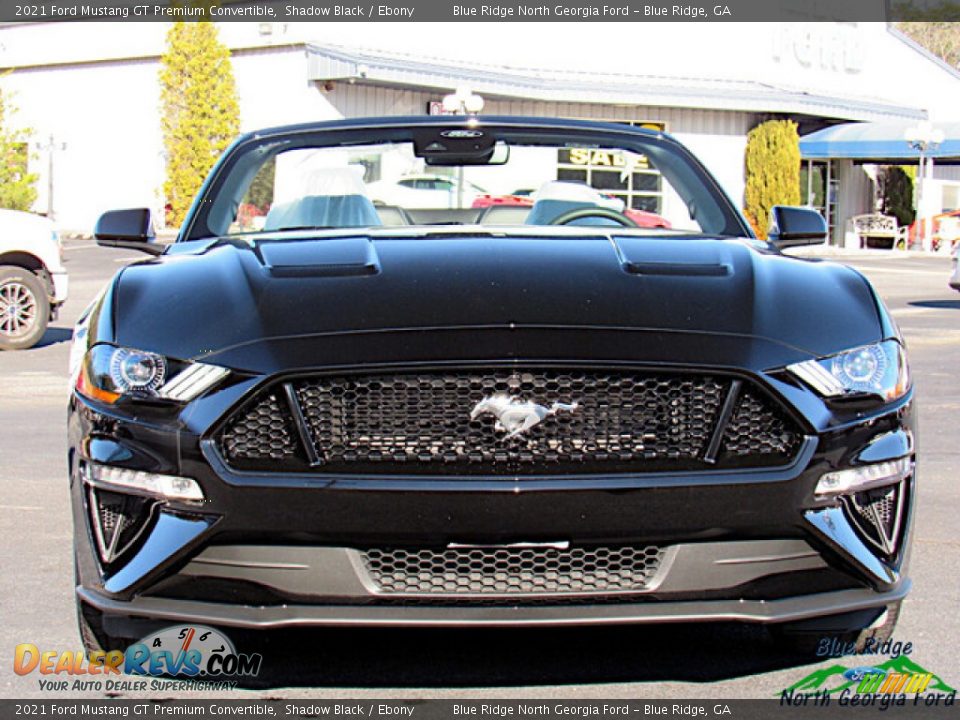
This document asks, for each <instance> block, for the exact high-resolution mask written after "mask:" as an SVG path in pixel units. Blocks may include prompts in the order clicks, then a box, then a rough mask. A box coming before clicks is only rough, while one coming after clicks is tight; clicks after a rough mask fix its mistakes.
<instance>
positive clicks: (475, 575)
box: [361, 546, 662, 597]
mask: <svg viewBox="0 0 960 720" xmlns="http://www.w3.org/2000/svg"><path fill="white" fill-rule="evenodd" d="M361 556H362V559H363V566H364V569H365V570H366V571H367V574H368V575H369V577H370V579H371V580H372V582H373V584H374V585H375V587H376V589H377V592H380V593H384V594H390V595H414V596H421V595H426V596H431V597H433V596H441V595H445V596H464V595H481V596H490V595H554V594H556V595H575V594H598V595H604V594H611V593H622V592H637V591H642V590H644V589H645V588H646V587H647V586H648V585H649V583H650V581H651V580H652V578H653V577H654V575H655V574H656V572H657V569H658V568H659V567H660V561H661V557H662V551H661V549H660V548H658V547H655V546H640V547H632V546H616V547H590V548H579V547H577V548H567V547H543V546H529V547H516V546H491V547H456V548H447V549H445V550H425V549H410V550H407V549H383V548H379V549H378V548H375V549H368V550H364V551H363V552H362V553H361Z"/></svg>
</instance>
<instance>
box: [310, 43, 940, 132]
mask: <svg viewBox="0 0 960 720" xmlns="http://www.w3.org/2000/svg"><path fill="white" fill-rule="evenodd" d="M307 57H308V62H309V65H308V77H309V79H310V80H311V81H313V82H324V81H329V80H333V81H336V80H347V81H349V82H351V83H356V84H365V85H380V86H388V87H391V86H392V87H400V88H418V89H428V90H435V91H437V92H439V93H440V94H446V93H448V92H451V91H452V90H454V89H455V88H457V87H460V86H467V87H469V88H470V89H471V90H473V91H474V92H477V93H479V94H480V95H482V96H484V97H490V98H523V99H526V100H539V101H545V102H575V103H597V104H604V105H646V106H662V107H678V108H697V109H702V108H712V109H716V110H740V111H747V112H762V113H767V112H776V113H788V114H804V115H812V116H815V117H825V118H836V119H840V120H862V121H870V120H874V121H887V120H890V121H894V120H900V119H903V120H904V121H905V122H911V121H912V122H917V121H918V120H920V119H922V118H925V117H926V112H925V111H924V110H922V109H920V108H915V107H909V106H904V105H897V104H895V103H891V102H887V101H884V100H877V99H865V98H854V97H838V96H834V95H828V94H815V93H808V92H803V91H800V90H794V89H789V88H786V87H776V86H773V85H769V84H767V83H762V82H755V81H750V80H730V79H722V78H715V77H678V76H665V75H639V74H637V75H635V74H628V73H623V72H609V73H596V72H580V71H573V70H559V69H548V68H517V67H507V66H498V65H479V64H476V63H467V62H464V61H457V60H450V59H442V58H430V59H426V58H423V57H419V56H413V55H406V54H399V53H389V52H383V51H372V50H360V49H354V48H343V47H337V46H332V45H319V44H309V45H308V46H307ZM612 64H613V63H612Z"/></svg>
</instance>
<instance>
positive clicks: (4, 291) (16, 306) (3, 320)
mask: <svg viewBox="0 0 960 720" xmlns="http://www.w3.org/2000/svg"><path fill="white" fill-rule="evenodd" d="M37 317H38V312H37V298H36V296H35V295H34V294H33V291H32V290H31V289H30V288H28V287H27V286H26V285H24V284H23V283H20V282H17V281H16V280H13V281H10V282H7V283H4V284H3V285H0V334H2V335H5V336H6V337H8V338H18V337H22V336H24V335H28V334H29V333H30V332H31V331H32V330H33V329H34V327H35V326H36V324H37Z"/></svg>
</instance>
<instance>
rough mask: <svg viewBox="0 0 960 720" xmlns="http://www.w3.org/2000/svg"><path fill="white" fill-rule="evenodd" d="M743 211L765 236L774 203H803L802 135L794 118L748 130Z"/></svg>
mask: <svg viewBox="0 0 960 720" xmlns="http://www.w3.org/2000/svg"><path fill="white" fill-rule="evenodd" d="M744 165H745V172H746V188H745V190H744V212H745V213H746V216H747V219H748V220H749V221H750V223H751V224H752V225H753V229H754V230H755V231H756V233H757V237H760V238H764V239H765V238H766V237H767V228H768V227H769V225H770V210H771V209H772V208H773V206H774V205H799V204H800V136H799V135H798V134H797V124H796V123H795V122H793V121H791V120H768V121H767V122H765V123H762V124H760V125H758V126H757V127H755V128H753V130H751V131H750V132H749V133H748V134H747V149H746V153H745V156H744Z"/></svg>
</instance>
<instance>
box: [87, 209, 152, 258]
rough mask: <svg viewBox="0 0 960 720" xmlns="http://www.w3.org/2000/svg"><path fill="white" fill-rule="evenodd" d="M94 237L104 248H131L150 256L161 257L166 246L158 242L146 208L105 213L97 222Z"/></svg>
mask: <svg viewBox="0 0 960 720" xmlns="http://www.w3.org/2000/svg"><path fill="white" fill-rule="evenodd" d="M93 237H94V238H96V241H97V245H102V246H103V247H112V248H129V249H130V250H139V251H140V252H145V253H149V254H150V255H159V254H160V253H162V252H163V250H164V246H163V245H161V244H160V243H158V242H157V236H156V234H154V232H153V222H152V221H151V219H150V211H149V210H147V209H146V208H131V209H129V210H111V211H110V212H105V213H104V214H103V215H101V216H100V219H99V220H97V226H96V228H94V230H93Z"/></svg>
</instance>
